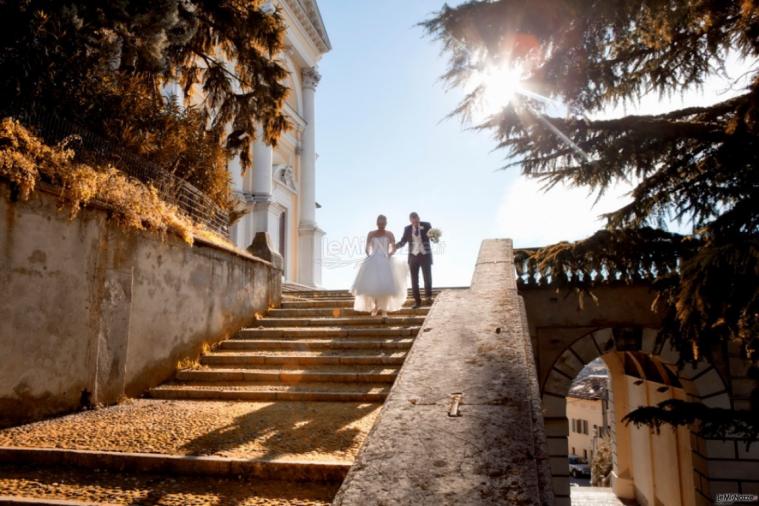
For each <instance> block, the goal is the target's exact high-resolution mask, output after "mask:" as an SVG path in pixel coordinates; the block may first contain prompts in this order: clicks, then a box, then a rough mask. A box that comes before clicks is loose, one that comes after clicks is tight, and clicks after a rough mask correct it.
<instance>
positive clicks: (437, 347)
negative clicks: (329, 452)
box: [334, 240, 552, 506]
mask: <svg viewBox="0 0 759 506" xmlns="http://www.w3.org/2000/svg"><path fill="white" fill-rule="evenodd" d="M532 361H533V358H532V350H531V342H530V337H529V332H528V329H527V326H526V319H525V315H524V311H523V304H522V301H521V298H520V297H519V295H518V293H517V290H516V280H515V270H514V265H513V253H512V249H511V241H509V240H486V241H484V242H483V243H482V247H481V249H480V253H479V258H478V261H477V267H476V269H475V273H474V276H473V280H472V287H471V288H470V289H469V290H450V291H445V292H443V293H441V294H440V295H439V296H438V298H437V300H436V302H435V304H434V305H433V306H432V309H431V311H430V313H429V316H428V317H427V320H426V321H425V323H424V326H423V327H422V329H421V331H420V332H419V334H418V336H417V338H416V340H415V342H414V345H413V346H412V348H411V351H410V352H409V355H408V357H407V359H406V362H405V363H404V365H403V367H402V368H401V371H400V373H399V376H398V379H397V380H396V382H395V384H394V385H393V388H392V390H391V392H390V395H389V396H388V399H387V401H386V403H385V405H384V406H383V408H382V411H381V412H380V415H379V417H378V419H377V422H376V424H375V426H374V428H373V429H372V431H371V432H370V433H369V436H368V437H367V439H366V441H365V442H364V446H363V447H362V449H361V450H360V452H359V455H358V457H357V460H356V463H355V464H354V465H353V467H352V468H351V470H350V472H349V473H348V476H347V477H346V479H345V481H344V482H343V485H342V487H341V489H340V491H339V492H338V494H337V496H336V498H335V502H334V504H335V505H336V506H347V505H351V506H353V505H362V506H363V505H370V504H371V505H374V504H376V505H380V504H382V505H385V504H424V505H427V504H429V505H437V504H457V505H465V504H467V505H468V504H471V505H486V504H489V505H502V504H509V505H515V506H522V505H525V506H526V505H531V506H532V505H535V506H537V505H541V506H542V505H548V504H551V503H552V496H551V488H550V474H549V470H548V465H547V457H546V453H545V443H544V430H543V421H542V415H541V412H540V394H539V391H538V388H537V381H536V378H535V372H534V366H533V364H532Z"/></svg>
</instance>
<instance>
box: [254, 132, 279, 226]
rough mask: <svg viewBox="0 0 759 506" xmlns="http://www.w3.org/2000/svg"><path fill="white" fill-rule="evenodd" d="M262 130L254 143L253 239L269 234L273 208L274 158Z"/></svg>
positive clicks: (257, 134)
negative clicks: (270, 213)
mask: <svg viewBox="0 0 759 506" xmlns="http://www.w3.org/2000/svg"><path fill="white" fill-rule="evenodd" d="M263 136H264V134H263V131H262V130H261V129H259V130H258V132H257V133H256V140H255V142H254V143H253V177H252V182H251V193H252V194H253V202H254V206H253V221H252V230H251V237H254V236H255V235H256V234H257V233H259V232H265V233H269V229H270V228H271V227H270V222H271V219H270V217H269V208H270V207H271V192H272V160H273V157H274V154H273V150H272V147H271V146H270V145H268V144H266V142H265V141H264V139H263Z"/></svg>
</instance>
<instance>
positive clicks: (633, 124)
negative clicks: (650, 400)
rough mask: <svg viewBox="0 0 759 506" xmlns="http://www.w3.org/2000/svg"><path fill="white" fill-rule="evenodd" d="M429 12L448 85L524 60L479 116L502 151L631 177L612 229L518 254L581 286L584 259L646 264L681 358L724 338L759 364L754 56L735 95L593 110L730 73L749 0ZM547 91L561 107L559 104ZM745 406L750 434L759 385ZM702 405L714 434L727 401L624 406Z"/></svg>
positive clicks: (568, 172) (598, 1)
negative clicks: (674, 105)
mask: <svg viewBox="0 0 759 506" xmlns="http://www.w3.org/2000/svg"><path fill="white" fill-rule="evenodd" d="M423 26H424V27H425V28H426V30H427V31H428V33H429V34H431V35H432V36H434V37H436V38H438V39H440V40H441V41H442V43H443V46H444V52H445V53H447V54H448V55H449V56H450V64H449V69H448V71H447V73H446V74H445V75H444V76H443V78H444V80H446V81H447V82H448V83H449V84H450V85H452V86H461V85H463V84H464V83H467V82H468V81H469V80H470V79H471V77H472V76H473V75H474V74H475V73H476V72H478V71H479V70H480V69H481V68H482V66H483V65H485V64H491V65H512V66H517V67H519V68H521V69H522V71H523V74H524V75H523V80H522V83H521V85H522V87H523V88H524V89H525V90H528V91H529V92H526V93H522V94H517V96H516V97H515V98H514V99H513V100H511V101H510V102H509V103H508V105H506V106H505V107H504V108H503V109H502V110H501V111H499V112H497V113H496V114H494V115H492V116H491V117H489V118H488V119H487V120H485V121H484V122H482V123H481V124H478V125H477V127H478V128H482V129H486V130H490V131H492V132H493V133H494V134H495V136H496V138H497V140H498V142H499V144H498V145H499V147H501V148H504V149H506V150H507V152H508V155H509V156H510V157H511V159H512V160H513V163H512V164H510V165H518V166H520V167H521V171H522V173H523V174H524V175H526V176H529V177H534V178H538V179H540V180H542V181H544V182H545V183H546V185H547V187H552V186H553V185H556V184H558V183H567V184H570V185H574V186H582V187H586V188H589V189H591V190H594V191H595V192H597V193H598V194H599V195H600V194H603V192H604V191H606V190H608V189H609V188H610V187H611V186H613V185H614V184H616V183H617V182H619V181H625V182H633V183H634V189H633V190H632V193H631V196H632V202H631V203H630V204H629V205H626V206H624V207H622V208H620V209H617V210H616V211H614V212H611V213H609V214H607V215H605V218H606V221H607V226H606V230H603V231H599V233H597V234H595V235H594V236H592V237H590V238H588V239H585V240H582V241H578V242H576V243H567V242H564V243H560V244H556V245H552V246H549V247H546V248H542V249H539V250H537V251H533V252H529V253H527V256H528V258H526V259H525V260H526V261H528V262H530V263H531V264H532V265H534V266H537V268H538V270H540V271H541V272H543V273H544V274H548V275H551V276H553V278H554V281H555V282H556V283H557V284H560V285H562V286H565V287H568V288H572V287H573V288H576V289H581V290H582V291H585V292H588V291H592V288H593V286H595V285H596V284H598V283H600V282H602V281H603V280H602V279H601V278H602V277H598V278H594V276H593V275H592V274H591V273H593V272H595V273H601V272H622V273H623V274H622V276H623V278H624V279H627V280H635V279H641V278H647V277H650V278H652V279H650V281H652V283H653V286H654V287H655V289H656V290H657V291H658V296H657V307H658V308H659V310H661V311H662V312H663V313H665V324H664V328H663V330H662V333H661V335H660V338H662V339H664V338H666V337H671V338H672V339H673V341H674V342H675V344H676V347H677V349H678V350H679V352H680V356H681V362H687V361H693V360H699V359H701V358H703V357H704V355H709V353H710V350H714V349H715V347H717V348H719V347H724V346H725V344H726V343H727V342H728V341H732V342H734V343H738V344H739V345H740V346H741V347H742V350H743V353H744V356H745V358H746V360H749V361H751V362H752V364H753V368H752V369H751V371H752V373H753V374H754V375H756V374H757V371H758V370H759V369H757V364H758V361H759V347H758V345H759V340H758V339H757V338H758V337H759V288H758V287H759V68H757V66H756V65H754V66H753V67H752V70H751V71H750V72H749V73H748V74H746V75H744V76H740V77H742V78H743V80H744V81H748V84H747V85H744V88H743V89H742V90H741V93H740V94H739V95H738V96H735V97H733V98H729V99H725V100H723V101H721V102H719V103H716V104H712V105H701V106H696V107H688V108H683V109H678V110H673V111H669V112H662V113H660V114H652V115H628V116H623V117H618V118H613V119H592V118H593V117H594V116H596V117H597V116H598V114H597V113H599V112H602V111H604V110H608V109H609V108H611V107H615V106H618V105H620V104H634V103H635V102H636V101H637V100H639V99H640V98H641V97H643V96H646V95H648V94H651V93H657V94H659V96H660V97H661V98H662V99H663V100H665V99H667V98H668V97H671V96H673V95H676V94H679V93H682V92H685V91H687V90H690V89H693V88H694V87H698V86H700V85H702V84H703V83H704V82H705V81H706V80H707V79H708V78H709V77H710V76H713V75H714V74H716V73H721V74H724V73H725V67H724V62H725V60H726V58H727V56H728V55H739V56H740V57H742V58H743V59H745V60H746V61H749V62H756V61H757V59H759V4H757V3H756V2H755V1H753V0H743V1H737V0H734V1H725V2H722V1H720V2H717V1H713V0H656V1H654V0H560V1H557V0H536V1H531V2H523V1H516V0H495V1H468V2H465V3H463V4H462V5H460V6H458V7H455V8H451V7H449V6H447V5H446V6H444V7H443V9H442V10H441V11H439V12H438V13H436V14H435V15H434V17H432V18H431V19H429V20H427V21H426V22H424V23H423ZM744 81H740V82H744ZM738 83H739V79H737V78H735V79H734V80H733V84H734V85H735V86H739V84H738ZM481 93H482V89H479V88H478V89H475V90H474V91H473V92H471V93H470V94H469V95H468V96H467V97H466V98H465V100H464V101H463V102H462V103H461V105H460V106H459V108H458V109H457V110H456V111H454V113H453V114H460V115H463V118H465V119H467V118H469V117H470V113H471V111H472V108H473V107H474V106H475V104H476V103H477V100H478V98H479V97H478V95H479V94H481ZM545 98H547V99H550V100H545ZM556 102H559V103H561V104H563V105H564V106H565V108H566V114H564V113H563V112H562V113H561V114H558V113H556V111H557V110H559V108H557V107H556V105H555V103H556ZM678 220H680V221H683V222H686V223H690V224H692V233H690V234H687V235H686V236H680V235H677V234H674V233H671V232H669V231H667V230H666V224H667V222H669V221H678ZM572 273H575V274H574V275H573V274H572ZM577 273H579V275H578V274H577ZM583 273H584V274H585V275H583ZM752 411H753V413H752V414H750V415H747V414H746V413H733V414H734V415H735V416H734V418H735V420H738V421H740V422H741V423H738V424H737V425H740V427H739V429H740V430H742V433H743V434H744V435H745V436H746V437H747V438H755V437H756V435H757V426H758V424H759V393H757V391H756V390H755V392H754V402H753V405H752ZM677 413H679V414H680V415H677ZM710 413H711V414H710ZM712 415H714V417H713V418H714V419H713V420H712V422H713V423H704V424H703V425H704V426H705V427H709V428H710V430H711V431H712V433H714V434H724V431H725V430H726V427H728V425H729V424H727V423H721V422H720V420H721V421H722V422H725V420H726V418H727V417H725V414H724V413H722V412H720V413H716V412H714V411H710V410H708V409H701V408H700V407H694V406H687V405H683V404H682V403H676V404H670V405H667V406H660V407H658V408H651V409H648V410H646V411H638V412H634V413H632V414H631V415H630V417H629V419H630V420H632V421H634V422H636V423H647V424H651V425H656V426H658V424H659V423H661V422H665V423H674V424H678V423H680V424H681V423H691V422H693V421H699V420H700V421H702V422H704V420H705V419H708V418H709V417H710V416H712ZM715 420H716V421H715ZM746 420H754V422H753V423H751V422H747V423H743V421H746ZM728 428H730V427H728ZM732 429H736V427H732Z"/></svg>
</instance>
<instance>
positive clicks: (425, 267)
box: [396, 221, 432, 305]
mask: <svg viewBox="0 0 759 506" xmlns="http://www.w3.org/2000/svg"><path fill="white" fill-rule="evenodd" d="M430 228H432V225H430V224H429V222H427V221H420V222H419V227H418V228H416V227H414V225H408V226H407V227H406V228H405V229H404V230H403V237H402V238H401V241H400V242H399V243H398V244H396V248H402V247H403V246H404V245H405V244H406V243H408V244H409V250H408V265H409V268H410V270H411V289H412V291H413V292H414V300H415V301H416V303H417V305H421V303H422V297H421V295H420V294H419V269H421V270H422V276H423V277H424V295H425V297H427V298H428V299H431V298H432V248H431V247H430V238H429V237H427V231H428V230H429V229H430ZM415 234H419V235H418V237H420V238H421V243H422V244H421V246H422V247H421V252H419V253H418V254H414V251H413V244H414V235H415Z"/></svg>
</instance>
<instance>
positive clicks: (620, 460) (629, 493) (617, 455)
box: [603, 352, 635, 499]
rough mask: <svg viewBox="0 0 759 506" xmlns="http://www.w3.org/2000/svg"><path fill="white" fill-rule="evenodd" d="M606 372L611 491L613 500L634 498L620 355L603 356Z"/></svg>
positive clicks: (627, 402)
mask: <svg viewBox="0 0 759 506" xmlns="http://www.w3.org/2000/svg"><path fill="white" fill-rule="evenodd" d="M603 359H604V362H605V363H606V367H607V368H608V369H609V390H610V392H609V394H610V395H609V403H610V404H611V406H610V408H611V409H610V411H611V412H612V413H613V417H614V418H613V419H612V420H609V425H610V426H611V433H612V439H613V445H612V449H613V450H612V472H611V489H612V490H613V491H614V494H615V495H616V496H617V497H620V498H622V499H635V486H634V476H633V465H632V464H633V462H632V458H633V455H632V453H633V452H632V445H631V438H630V430H631V429H630V427H629V426H628V425H627V424H625V423H624V422H623V421H622V418H623V417H624V416H625V415H626V414H627V413H629V412H630V411H631V409H630V402H629V399H628V391H627V379H626V377H625V368H624V353H621V352H617V353H607V354H606V355H604V356H603Z"/></svg>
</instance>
